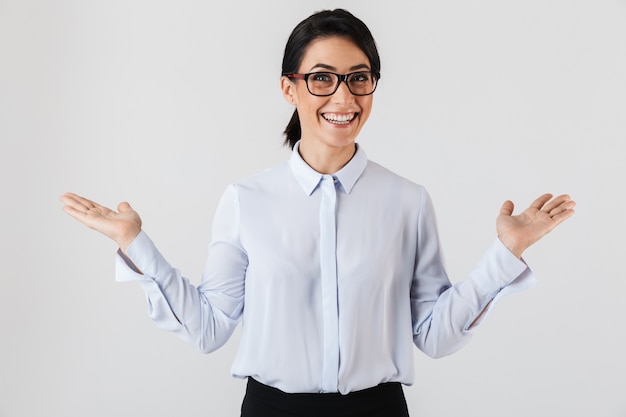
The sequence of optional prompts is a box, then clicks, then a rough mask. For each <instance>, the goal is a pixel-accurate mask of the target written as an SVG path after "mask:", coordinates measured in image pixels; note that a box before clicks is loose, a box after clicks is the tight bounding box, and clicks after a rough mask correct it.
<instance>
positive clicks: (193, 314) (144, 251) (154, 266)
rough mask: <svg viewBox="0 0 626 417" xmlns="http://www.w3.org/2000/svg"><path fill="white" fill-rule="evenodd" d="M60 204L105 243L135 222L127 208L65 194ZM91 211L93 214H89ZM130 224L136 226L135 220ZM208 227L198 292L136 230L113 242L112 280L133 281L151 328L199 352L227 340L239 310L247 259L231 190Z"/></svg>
mask: <svg viewBox="0 0 626 417" xmlns="http://www.w3.org/2000/svg"><path fill="white" fill-rule="evenodd" d="M61 200H62V201H63V202H65V203H66V207H65V208H64V210H65V211H66V212H68V214H70V215H72V216H73V217H74V218H76V219H77V220H79V221H81V222H82V223H84V224H86V225H87V226H89V227H91V228H93V229H95V230H98V231H100V232H102V233H104V234H105V235H107V236H109V237H111V238H113V236H115V237H118V236H125V234H122V233H120V229H130V227H128V226H129V225H128V219H129V218H130V219H138V218H139V216H138V215H137V214H136V213H135V214H134V215H130V214H129V212H128V211H129V210H132V209H130V206H129V205H127V203H123V204H120V207H119V208H120V210H118V212H113V211H111V210H109V209H106V208H104V207H102V206H100V205H98V204H96V203H93V202H90V201H89V200H86V199H84V198H82V197H78V196H76V195H73V194H66V195H64V196H63V197H61ZM90 204H93V206H91V205H90ZM93 207H96V208H97V210H98V211H97V212H94V211H95V209H94V208H93ZM125 208H128V210H126V211H124V209H125ZM89 212H92V213H89ZM133 213H134V212H133ZM132 222H133V223H134V224H138V225H141V223H140V221H139V222H137V221H136V220H133V221H132ZM214 223H215V224H214V226H213V240H212V243H211V247H210V251H209V260H208V261H207V267H206V268H205V273H204V276H203V283H202V284H201V285H200V286H198V287H195V286H194V285H192V284H191V283H190V282H189V280H188V279H186V278H184V277H183V276H182V275H181V273H180V271H179V270H178V269H176V268H173V267H172V266H171V265H170V264H169V263H168V262H167V261H166V260H165V258H164V257H163V256H162V255H161V254H160V253H159V251H158V250H157V248H156V246H155V245H154V244H153V242H152V241H151V240H150V238H149V237H148V236H147V235H146V234H145V232H142V231H141V230H139V231H138V232H137V234H136V235H135V236H134V238H133V239H132V241H131V242H130V243H128V244H126V245H125V246H122V245H123V244H124V241H123V240H122V238H119V237H118V238H114V240H115V241H116V242H118V244H120V250H119V251H118V258H117V262H116V279H117V280H118V281H136V282H138V283H139V284H140V285H141V287H142V288H143V290H144V291H145V293H146V296H147V299H148V306H149V310H150V317H151V318H152V319H153V320H154V321H155V322H156V323H157V325H158V326H159V327H161V328H162V329H165V330H168V331H172V332H175V333H176V334H177V335H178V336H180V337H181V338H182V339H184V340H185V341H187V342H189V343H191V344H193V345H195V346H197V347H198V349H200V350H201V351H202V352H210V351H213V350H215V349H217V348H218V347H220V346H221V345H223V344H224V343H225V342H226V341H227V340H228V338H229V337H230V335H231V334H232V332H233V330H234V328H235V327H236V325H237V323H238V322H239V319H240V316H241V313H242V310H243V288H244V287H243V282H244V276H245V269H246V266H247V256H246V254H245V251H244V250H243V248H242V247H241V245H240V244H239V241H238V205H237V196H236V191H235V190H234V187H231V188H229V189H228V191H227V192H226V193H225V194H224V196H223V197H222V200H221V202H220V205H219V207H218V209H217V212H216V216H215V222H214ZM120 224H124V225H125V226H121V225H120Z"/></svg>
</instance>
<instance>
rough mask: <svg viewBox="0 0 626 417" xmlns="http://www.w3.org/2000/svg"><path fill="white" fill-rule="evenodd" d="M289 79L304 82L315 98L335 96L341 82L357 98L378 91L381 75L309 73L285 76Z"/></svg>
mask: <svg viewBox="0 0 626 417" xmlns="http://www.w3.org/2000/svg"><path fill="white" fill-rule="evenodd" d="M283 75H284V76H285V77H287V78H295V79H297V80H304V82H306V88H307V90H309V93H311V94H312V95H314V96H319V97H326V96H332V95H333V94H335V92H336V91H337V89H338V88H339V84H341V82H342V81H343V82H345V83H346V85H347V86H348V90H350V92H351V93H352V94H353V95H355V96H369V95H370V94H372V93H373V92H374V90H376V85H377V84H378V80H379V79H380V73H378V72H373V71H358V72H351V73H349V74H335V73H334V72H309V73H308V74H283Z"/></svg>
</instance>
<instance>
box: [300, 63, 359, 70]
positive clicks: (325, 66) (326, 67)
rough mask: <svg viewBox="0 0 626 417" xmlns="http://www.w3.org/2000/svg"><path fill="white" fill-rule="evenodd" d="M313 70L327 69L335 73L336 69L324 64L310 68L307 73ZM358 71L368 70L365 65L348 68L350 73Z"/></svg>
mask: <svg viewBox="0 0 626 417" xmlns="http://www.w3.org/2000/svg"><path fill="white" fill-rule="evenodd" d="M313 68H324V69H327V70H329V71H337V68H335V67H333V66H332V65H326V64H315V65H313V66H312V67H311V69H310V70H309V71H311V70H312V69H313ZM360 69H367V70H368V69H370V67H369V66H367V65H365V64H359V65H355V66H352V67H350V71H356V70H360Z"/></svg>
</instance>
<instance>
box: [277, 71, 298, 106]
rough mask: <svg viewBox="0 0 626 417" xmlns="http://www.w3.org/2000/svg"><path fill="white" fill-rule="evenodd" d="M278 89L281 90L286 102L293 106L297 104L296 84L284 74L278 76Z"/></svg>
mask: <svg viewBox="0 0 626 417" xmlns="http://www.w3.org/2000/svg"><path fill="white" fill-rule="evenodd" d="M280 90H281V91H282V92H283V97H285V100H287V102H288V103H290V104H293V105H294V106H295V105H296V104H297V100H296V97H297V95H296V86H295V84H294V83H293V82H292V81H291V80H290V79H289V78H287V77H285V76H284V75H283V76H282V77H280Z"/></svg>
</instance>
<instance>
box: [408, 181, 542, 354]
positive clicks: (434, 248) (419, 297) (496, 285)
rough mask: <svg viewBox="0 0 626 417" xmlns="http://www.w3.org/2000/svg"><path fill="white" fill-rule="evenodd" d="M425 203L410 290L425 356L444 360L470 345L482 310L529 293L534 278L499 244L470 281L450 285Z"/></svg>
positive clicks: (415, 326)
mask: <svg viewBox="0 0 626 417" xmlns="http://www.w3.org/2000/svg"><path fill="white" fill-rule="evenodd" d="M422 201H423V207H422V209H421V211H420V212H421V213H420V220H419V230H418V259H417V262H416V266H415V273H414V276H413V282H412V285H411V309H412V317H413V340H414V342H415V345H416V346H417V347H418V348H419V349H420V350H422V351H423V352H425V353H426V354H427V355H429V356H431V357H442V356H446V355H449V354H452V353H454V352H456V351H458V350H459V349H461V348H462V347H463V346H465V345H466V344H467V343H468V342H469V340H470V338H471V336H472V334H473V332H474V330H475V329H476V328H477V327H478V323H476V324H475V325H474V326H472V327H471V329H470V325H471V324H472V323H473V322H474V321H475V320H476V319H477V318H478V317H479V316H480V314H481V313H482V312H483V310H485V309H487V310H486V312H485V313H486V314H487V313H488V312H489V311H490V310H491V309H492V308H493V307H494V305H495V303H496V302H497V300H498V299H499V298H500V297H501V296H502V295H505V294H509V293H513V292H516V291H522V290H525V289H528V288H530V287H532V286H534V285H535V283H536V279H535V276H534V275H533V273H532V271H531V270H530V268H528V266H527V265H526V263H525V262H524V261H523V260H521V259H518V258H517V257H516V256H515V255H513V254H512V253H511V252H510V251H509V250H508V249H507V248H506V247H505V246H504V245H503V244H502V242H501V241H500V240H499V239H496V240H495V241H494V242H493V244H492V245H491V246H490V247H489V248H488V250H487V251H486V253H485V254H484V256H483V258H482V259H481V260H480V261H479V262H478V264H477V265H476V266H475V267H474V269H472V271H471V272H470V273H469V275H468V276H467V278H466V279H465V280H464V281H461V282H459V283H457V284H455V285H451V284H450V281H449V279H448V276H447V274H446V271H445V268H444V262H443V256H442V254H441V248H440V243H439V237H438V232H437V225H436V219H435V214H434V210H433V206H432V202H431V200H430V197H429V196H428V194H427V193H426V192H425V191H424V198H423V200H422ZM486 314H485V316H486ZM482 319H484V317H482ZM482 319H481V322H482Z"/></svg>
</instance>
